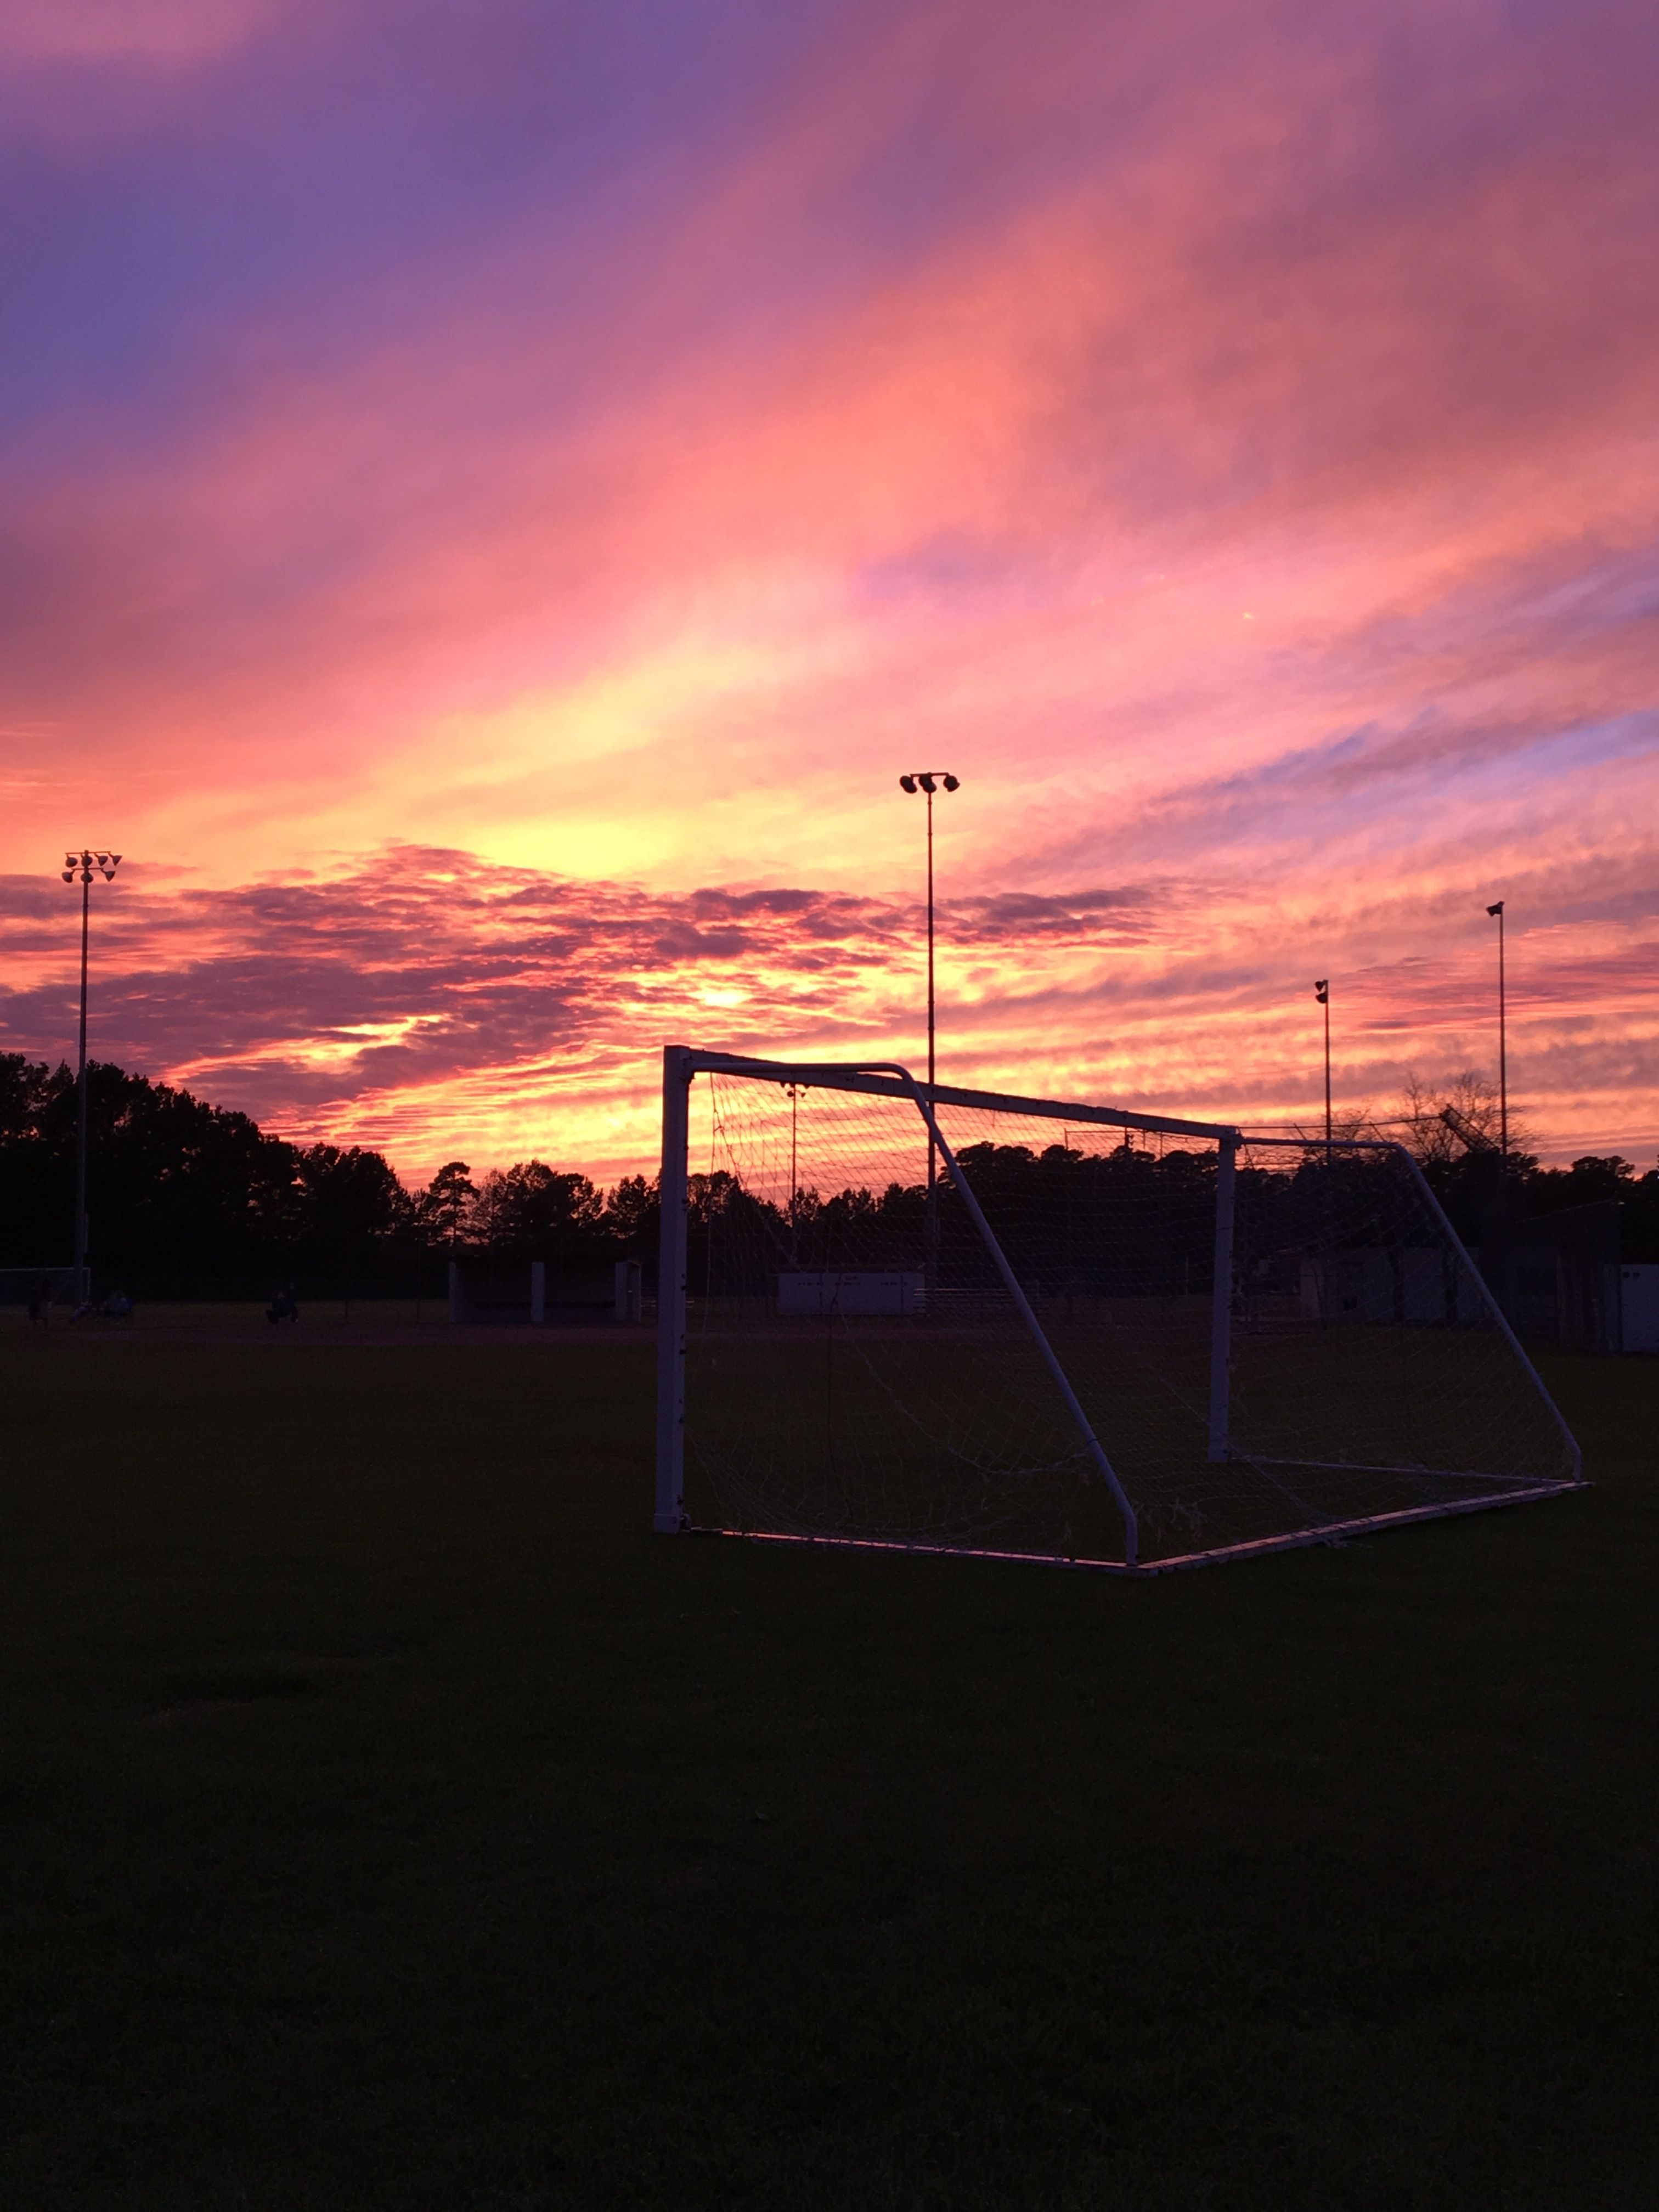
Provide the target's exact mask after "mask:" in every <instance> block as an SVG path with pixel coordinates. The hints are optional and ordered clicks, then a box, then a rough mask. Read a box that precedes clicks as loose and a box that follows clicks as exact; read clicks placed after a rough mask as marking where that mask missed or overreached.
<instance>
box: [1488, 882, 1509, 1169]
mask: <svg viewBox="0 0 1659 2212" xmlns="http://www.w3.org/2000/svg"><path fill="white" fill-rule="evenodd" d="M1486 913H1487V915H1488V917H1489V918H1490V919H1492V920H1493V921H1496V922H1497V924H1498V1151H1499V1152H1500V1153H1501V1154H1502V1155H1503V1158H1504V1165H1505V1166H1507V1165H1508V1164H1509V1157H1510V1054H1509V1035H1508V1030H1509V1018H1508V1016H1509V1010H1508V1007H1507V1006H1506V1005H1505V1003H1504V902H1503V900H1502V899H1498V900H1497V901H1495V902H1494V903H1493V904H1492V905H1491V906H1489V907H1488V908H1486Z"/></svg>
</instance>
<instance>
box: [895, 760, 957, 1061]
mask: <svg viewBox="0 0 1659 2212" xmlns="http://www.w3.org/2000/svg"><path fill="white" fill-rule="evenodd" d="M941 787H943V788H944V789H945V790H946V791H960V790H961V788H962V779H961V777H960V776H955V775H946V774H945V770H944V769H942V768H927V769H921V768H919V769H915V770H914V771H913V772H912V773H911V774H910V775H902V776H901V777H900V778H899V789H900V790H901V791H908V793H909V794H910V796H911V797H912V798H913V799H914V798H915V794H916V793H917V792H918V791H921V792H925V793H927V1080H928V1082H929V1083H930V1084H931V1083H932V1082H933V1078H934V1075H935V1073H937V1065H936V1061H935V1059H934V1054H933V793H935V792H936V791H938V790H939V789H940V788H941Z"/></svg>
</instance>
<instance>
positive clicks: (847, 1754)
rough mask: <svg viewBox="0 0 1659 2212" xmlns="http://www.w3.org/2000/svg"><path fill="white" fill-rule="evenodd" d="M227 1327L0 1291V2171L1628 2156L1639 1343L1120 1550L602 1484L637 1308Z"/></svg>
mask: <svg viewBox="0 0 1659 2212" xmlns="http://www.w3.org/2000/svg"><path fill="white" fill-rule="evenodd" d="M239 1327H240V1334H239ZM262 1328H263V1325H262V1324H260V1325H258V1326H254V1325H246V1324H243V1325H239V1326H229V1325H227V1326H225V1327H224V1328H221V1329H220V1330H219V1331H218V1333H217V1335H215V1334H214V1332H213V1331H212V1330H201V1331H198V1332H197V1337H198V1340H194V1341H191V1340H174V1338H173V1337H170V1336H169V1334H168V1333H167V1330H166V1329H150V1330H145V1329H142V1328H141V1329H138V1330H135V1331H133V1332H131V1333H130V1334H124V1335H119V1336H118V1335H115V1334H102V1335H96V1336H92V1335H88V1336H82V1335H80V1334H69V1333H67V1332H61V1331H60V1332H55V1333H54V1334H53V1335H52V1338H51V1340H49V1341H41V1340H32V1339H30V1338H29V1337H28V1335H27V1333H26V1332H24V1331H22V1330H21V1329H18V1328H15V1327H11V1326H9V1325H8V1327H7V1328H6V1329H5V1330H4V1331H3V1333H0V1499H3V1512H4V1527H5V1541H4V1545H3V1552H0V1559H3V1573H4V1577H5V1584H6V1587H5V1592H4V1603H3V1615H0V1618H3V1624H4V1636H5V1654H6V1656H5V1665H4V1669H3V1676H0V1699H3V1711H4V1748H3V1765H0V1776H3V1790H4V1797H5V1820H4V1828H3V1850H4V1854H5V1863H4V1879H5V1911H6V1927H5V1930H4V1935H3V1939H0V1991H3V2007H4V2034H5V2042H6V2050H5V2057H4V2071H3V2081H4V2097H5V2105H6V2114H5V2118H6V2127H5V2140H4V2145H3V2150H0V2192H3V2201H4V2202H5V2203H8V2204H15V2205H17V2206H19V2207H24V2208H34V2207H57V2206H74V2207H83V2206H84V2207H88V2208H97V2207H105V2206H108V2207H121V2208H141V2207H149V2206H167V2207H169V2208H183V2212H197V2208H204V2212H216V2208H219V2207H224V2208H227V2209H228V2208H240V2207H247V2208H250V2209H251V2212H290V2208H292V2212H300V2208H304V2212H316V2209H317V2208H325V2207H326V2208H332V2207H335V2206H339V2207H352V2208H356V2207H363V2208H378V2207H383V2206H384V2207H387V2208H399V2212H401V2208H405V2207H408V2208H422V2209H423V2208H428V2207H432V2208H449V2207H471V2206H480V2207H501V2208H509V2207H510V2208H516V2212H531V2208H539V2207H544V2206H545V2207H551V2206H566V2205H569V2206H588V2205H592V2206H611V2205H617V2206H629V2207H646V2208H650V2207H659V2206H662V2207H678V2206H722V2207H724V2206H741V2207H755V2208H762V2207H764V2208H773V2207H789V2206H797V2205H799V2206H815V2207H816V2206H842V2205H846V2206H855V2207H861V2208H864V2207H867V2208H871V2212H881V2208H888V2207H892V2208H900V2207H902V2208H907V2212H908V2208H945V2207H950V2208H956V2207H963V2208H977V2207H987V2208H988V2207H1003V2206H1028V2205H1029V2206H1043V2207H1050V2206H1052V2207H1072V2206H1076V2207H1090V2208H1095V2207H1103V2206H1106V2207H1110V2206H1125V2207H1133V2208H1141V2207H1145V2208H1158V2212H1162V2208H1170V2212H1176V2208H1179V2212H1192V2209H1193V2208H1206V2207H1235V2206H1237V2207H1256V2206H1260V2207H1264V2208H1268V2207H1271V2208H1275V2212H1277V2209H1278V2208H1304V2207H1305V2208H1308V2212H1331V2208H1343V2207H1355V2208H1366V2209H1367V2212H1370V2208H1376V2212H1401V2208H1428V2207H1436V2208H1438V2207H1446V2208H1453V2207H1456V2208H1459V2209H1460V2212H1462V2208H1468V2207H1481V2208H1493V2207H1498V2208H1510V2207H1515V2208H1532V2207H1537V2208H1540V2212H1543V2208H1549V2212H1558V2209H1559V2208H1562V2207H1569V2206H1571V2207H1597V2208H1599V2207H1626V2206H1628V2207H1631V2208H1636V2207H1638V2206H1639V2207H1641V2208H1643V2212H1645V2208H1646V2207H1647V2206H1648V2205H1649V2204H1650V2203H1652V2202H1653V2201H1654V2197H1655V2194H1656V2190H1659V2161H1656V2155H1655V2154H1656V2124H1655V2108H1656V2099H1655V2094H1654V2082H1655V2060H1656V2037H1655V2033H1654V2031H1655V2024H1656V2022H1655V1991H1656V1971H1655V1970H1656V1966H1659V1924H1656V1914H1655V1902H1656V1894H1655V1892H1656V1873H1659V1850H1656V1844H1659V1832H1656V1812H1659V1761H1656V1757H1655V1731H1654V1720H1655V1706H1656V1679H1659V1676H1656V1656H1659V1655H1656V1648H1655V1647H1656V1642H1659V1633H1656V1613H1655V1602H1654V1600H1655V1579H1656V1577H1655V1570H1656V1565H1659V1441H1656V1423H1655V1419H1654V1416H1655V1412H1656V1407H1659V1367H1656V1365H1655V1364H1652V1363H1649V1362H1645V1361H1634V1360H1633V1361H1628V1362H1624V1363H1613V1362H1589V1361H1583V1362H1558V1363H1556V1364H1554V1365H1553V1366H1552V1368H1551V1370H1550V1377H1551V1380H1552V1382H1553V1384H1554V1385H1555V1386H1556V1388H1557V1389H1558V1391H1559V1395H1560V1396H1561V1398H1562V1401H1563V1402H1564V1404H1565V1407H1566V1409H1567V1411H1568V1413H1569V1416H1570V1418H1571V1419H1572V1420H1573V1421H1574V1422H1575V1424H1576V1425H1577V1427H1578V1429H1579V1431H1580V1434H1581V1436H1582V1437H1583V1442H1584V1444H1585V1447H1586V1452H1587V1456H1588V1460H1589V1472H1590V1474H1591V1476H1592V1478H1593V1480H1594V1482H1595V1488H1594V1490H1593V1491H1591V1492H1589V1493H1587V1494H1585V1495H1583V1496H1582V1497H1577V1498H1569V1499H1565V1500H1561V1501H1558V1502H1555V1503H1552V1504H1540V1505H1536V1506H1533V1507H1530V1508H1526V1509H1522V1510H1513V1511H1510V1512H1505V1513H1499V1514H1492V1515H1485V1516H1476V1517H1474V1518H1473V1519H1470V1520H1467V1521H1462V1522H1446V1523H1442V1524H1439V1525H1436V1526H1429V1527H1425V1528H1419V1529H1416V1530H1412V1531H1406V1532H1402V1533H1400V1534H1394V1535H1391V1536H1389V1537H1386V1538H1380V1539H1378V1540H1376V1541H1374V1542H1370V1543H1367V1544H1364V1545H1353V1546H1351V1547H1348V1548H1346V1549H1344V1550H1340V1551H1315V1552H1310V1553H1296V1554H1291V1555H1287V1556H1282V1557H1279V1558H1275V1559H1266V1560H1263V1561H1261V1562H1259V1563H1257V1564H1255V1565H1250V1566H1248V1567H1232V1568H1226V1569H1219V1570H1214V1571H1208V1572H1205V1573H1200V1574H1195V1575H1191V1576H1188V1577H1176V1578H1174V1579H1170V1580H1166V1581H1160V1582H1155V1583H1147V1584H1124V1583H1115V1582H1111V1581H1108V1580H1104V1579H1098V1578H1094V1577H1085V1576H1081V1575H1067V1574H1066V1573H1064V1572H1060V1571H1053V1570H1048V1569H1044V1568H1039V1567H1031V1568H1022V1567H989V1566H981V1565H970V1564H959V1563H954V1562H948V1561H924V1560H905V1559H881V1558H875V1559H870V1558H865V1559H860V1558H853V1557H847V1556H837V1555H831V1554H824V1553H816V1554H812V1553H787V1552H778V1551H773V1550H769V1549H767V1548H764V1547H748V1546H743V1545H738V1544H729V1543H721V1542H719V1541H696V1540H684V1541H670V1540H663V1539H653V1537H652V1536H651V1535H650V1534H648V1533H647V1522H648V1514H649V1493H650V1468H649V1459H648V1432H649V1425H650V1419H651V1411H652V1401H651V1379H650V1354H649V1348H648V1346H647V1343H646V1342H644V1341H643V1340H629V1341H620V1340H618V1341H614V1342H613V1341H608V1340H607V1341H592V1342H574V1341H557V1340H555V1341H551V1342H543V1343H537V1344H526V1343H523V1342H518V1343H512V1344H491V1343H489V1342H484V1341H479V1340H470V1341H465V1342H459V1343H458V1342H456V1341H455V1340H454V1339H453V1336H451V1335H448V1334H446V1333H445V1332H444V1331H443V1330H442V1329H441V1328H436V1329H432V1330H427V1331H423V1332H420V1333H418V1340H417V1339H416V1337H415V1336H411V1338H410V1341H408V1342H407V1343H404V1342H400V1341H397V1340H387V1341H379V1342H377V1341H368V1342H346V1341H343V1340H342V1341H328V1340H319V1337H320V1335H321V1332H320V1331H319V1332H313V1333H311V1334H307V1327H306V1325H305V1324H303V1323H302V1324H301V1328H300V1329H299V1330H295V1331H288V1332H284V1333H283V1335H282V1336H281V1337H280V1338H276V1337H275V1336H274V1333H271V1332H264V1333H263V1334H262V1333H261V1331H262ZM387 1334H388V1335H389V1336H390V1335H392V1332H390V1331H388V1332H387ZM244 1338H245V1339H246V1340H243V1339H244Z"/></svg>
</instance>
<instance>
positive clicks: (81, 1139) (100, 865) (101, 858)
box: [63, 852, 121, 1305]
mask: <svg viewBox="0 0 1659 2212" xmlns="http://www.w3.org/2000/svg"><path fill="white" fill-rule="evenodd" d="M120 865H121V855H120V854H118V853H88V852H80V853H65V854H64V867H63V878H64V882H65V883H66V884H72V883H74V882H75V881H76V879H77V878H78V879H79V881H80V885H81V1042H80V1054H79V1060H78V1066H77V1069H76V1079H75V1090H76V1127H75V1302H76V1305H84V1304H85V1303H86V1301H87V1297H88V1283H87V954H88V940H89V938H90V935H91V927H92V872H93V870H94V867H95V868H96V869H97V870H98V872H99V873H100V875H101V876H102V877H103V878H104V880H105V882H106V883H112V882H113V881H114V878H115V871H116V870H117V868H118V867H119V866H120Z"/></svg>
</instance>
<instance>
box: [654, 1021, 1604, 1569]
mask: <svg viewBox="0 0 1659 2212" xmlns="http://www.w3.org/2000/svg"><path fill="white" fill-rule="evenodd" d="M664 1104H665V1112H664V1155H663V1182H662V1192H663V1232H662V1233H663V1243H662V1257H661V1268H660V1304H659V1436H658V1443H659V1455H658V1495H657V1526H658V1527H659V1528H661V1529H665V1530H669V1529H680V1528H709V1529H715V1530H720V1531H723V1532H726V1533H731V1534H748V1535H756V1536H766V1537H771V1538H776V1539H782V1540H789V1539H793V1540H797V1541H833V1542H841V1543H849V1544H859V1545H874V1546H890V1547H903V1548H907V1549H918V1548H920V1549H937V1550H946V1551H968V1552H979V1553H1003V1554H1010V1555H1018V1556H1026V1557H1039V1558H1047V1559H1058V1560H1066V1561H1073V1562H1077V1563H1079V1564H1085V1563H1086V1564H1091V1565H1103V1566H1115V1567H1117V1568H1119V1569H1127V1570H1134V1569H1138V1568H1139V1569H1146V1568H1159V1567H1163V1568H1167V1567H1171V1566H1176V1565H1188V1564H1195V1563H1196V1562H1198V1561H1200V1560H1203V1559H1217V1558H1224V1557H1227V1556H1231V1555H1237V1554H1240V1553H1249V1552H1252V1551H1257V1550H1264V1549H1272V1548H1276V1547H1282V1546H1285V1545H1288V1544H1296V1543H1309V1542H1317V1541H1330V1540H1332V1539H1334V1538H1336V1537H1339V1536H1340V1535H1342V1534H1345V1533H1346V1532H1349V1531H1354V1530H1359V1529H1365V1528H1378V1527H1382V1526H1385V1525H1388V1524H1389V1523H1391V1522H1398V1521H1404V1520H1415V1519H1421V1518H1424V1517H1426V1516H1432V1515H1438V1514H1445V1513H1455V1512H1464V1511H1469V1510H1475V1509H1478V1508H1480V1507H1483V1506H1488V1505H1496V1504H1509V1503H1511V1502H1514V1501H1516V1500H1517V1499H1521V1498H1534V1497H1541V1496H1544V1495H1548V1494H1553V1493H1554V1492H1559V1491H1560V1490H1562V1489H1565V1488H1568V1487H1571V1486H1576V1485H1577V1483H1579V1482H1580V1481H1582V1479H1583V1477H1582V1473H1581V1470H1580V1464H1579V1460H1578V1454H1577V1448H1576V1446H1575V1445H1574V1443H1573V1441H1572V1438H1571V1435H1570V1434H1569V1433H1568V1431H1567V1430H1566V1428H1565V1425H1564V1424H1563V1422H1562V1420H1561V1418H1560V1416H1559V1413H1557V1411H1556V1409H1555V1407H1554V1406H1553V1403H1552V1402H1551V1401H1550V1399H1549V1397H1548V1395H1547V1393H1546V1392H1545V1390H1544V1389H1543V1386H1542V1384H1541V1383H1540V1381H1539V1380H1538V1377H1537V1376H1536V1375H1535V1374H1534V1371H1533V1370H1532V1368H1531V1366H1530V1364H1529V1363H1528V1360H1527V1359H1526V1357H1525V1355H1524V1353H1523V1352H1522V1350H1521V1347H1520V1346H1519V1345H1518V1344H1517V1342H1516V1340H1515V1338H1514V1337H1513V1335H1512V1334H1510V1330H1509V1328H1508V1327H1507V1324H1506V1323H1505V1322H1504V1320H1503V1318H1502V1316H1501V1315H1500V1314H1499V1313H1498V1309H1497V1308H1496V1306H1495V1305H1494V1304H1493V1303H1492V1299H1491V1297H1489V1295H1488V1293H1487V1292H1486V1289H1485V1287H1484V1285H1482V1283H1481V1281H1480V1276H1479V1274H1478V1273H1477V1272H1476V1270H1475V1269H1474V1266H1473V1265H1472V1263H1471V1261H1470V1260H1469V1258H1468V1255H1467V1254H1466V1253H1465V1252H1464V1250H1463V1249H1462V1246H1461V1245H1460V1244H1459V1243H1458V1242H1457V1240H1456V1238H1455V1237H1454V1236H1453V1234H1452V1232H1451V1231H1450V1229H1449V1226H1448V1225H1447V1224H1446V1222H1445V1219H1444V1218H1443V1215H1442V1214H1441V1212H1440V1211H1439V1208H1438V1207H1437V1205H1436V1203H1435V1201H1434V1200H1433V1198H1432V1196H1431V1194H1430V1192H1429V1190H1428V1188H1427V1187H1426V1185H1425V1183H1424V1182H1423V1180H1422V1177H1421V1176H1420V1174H1419V1171H1418V1170H1417V1168H1416V1166H1415V1164H1414V1163H1413V1161H1412V1160H1411V1158H1410V1157H1409V1155H1407V1153H1406V1152H1404V1151H1402V1150H1401V1148H1400V1147H1399V1146H1394V1145H1389V1144H1385V1143H1381V1142H1378V1143H1366V1144H1351V1145H1341V1146H1334V1147H1331V1148H1330V1149H1329V1150H1328V1149H1327V1147H1326V1146H1323V1145H1322V1144H1320V1145H1316V1146H1314V1145H1307V1144H1304V1143H1301V1142H1294V1143H1290V1142H1285V1141H1284V1140H1278V1139H1265V1138H1261V1139H1257V1138H1249V1137H1246V1136H1243V1135H1241V1133H1238V1132H1237V1131H1235V1130H1231V1129H1227V1128H1222V1127H1215V1126H1212V1125H1208V1124H1205V1123H1201V1122H1193V1121H1176V1120H1171V1119H1169V1118H1167V1117H1160V1116H1155V1115H1134V1114H1128V1113H1120V1112H1117V1111H1115V1110H1111V1109H1104V1108H1098V1107H1086V1106H1062V1105H1059V1104H1053V1103H1048V1102H1044V1101H1039V1100H1030V1099H1019V1098H1011V1097H998V1096H994V1095H992V1094H988V1093H984V1092H975V1091H959V1090H954V1089H948V1088H945V1087H944V1086H938V1087H936V1088H935V1089H933V1091H931V1092H930V1091H927V1087H926V1086H925V1085H917V1084H916V1083H915V1082H914V1081H913V1080H912V1079H911V1078H910V1077H909V1076H908V1074H907V1073H905V1072H904V1071H903V1070H902V1069H885V1070H884V1069H881V1068H874V1067H866V1068H854V1067H836V1066H808V1065H795V1064H792V1063H789V1062H785V1061H754V1060H740V1059H737V1058H735V1057H732V1056H730V1055H726V1054H714V1053H707V1052H700V1051H693V1050H691V1049H690V1048H684V1047H674V1048H670V1050H669V1052H668V1054H667V1055H666V1067H665V1090H664Z"/></svg>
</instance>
